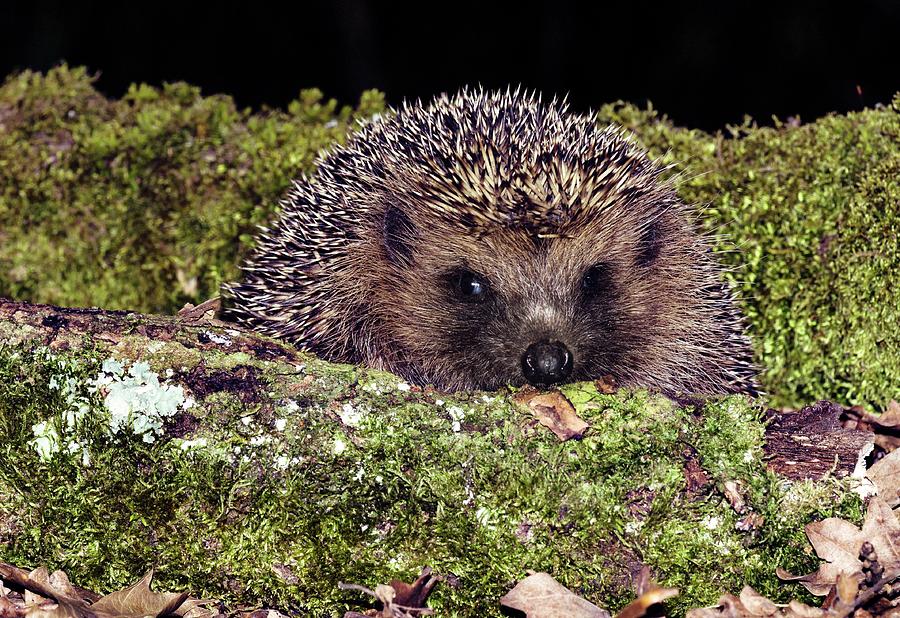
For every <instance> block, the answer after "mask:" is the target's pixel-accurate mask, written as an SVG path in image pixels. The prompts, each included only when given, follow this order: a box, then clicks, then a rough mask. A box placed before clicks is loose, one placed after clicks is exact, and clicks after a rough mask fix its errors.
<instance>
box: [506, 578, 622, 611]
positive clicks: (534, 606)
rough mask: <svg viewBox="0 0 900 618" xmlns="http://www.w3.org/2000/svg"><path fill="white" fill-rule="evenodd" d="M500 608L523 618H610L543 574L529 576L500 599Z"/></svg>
mask: <svg viewBox="0 0 900 618" xmlns="http://www.w3.org/2000/svg"><path fill="white" fill-rule="evenodd" d="M500 603H501V605H503V606H505V607H508V608H510V609H517V610H519V611H521V612H524V613H525V616H527V618H610V614H609V612H608V611H606V610H605V609H601V608H599V607H597V606H596V605H594V604H593V603H590V602H588V601H586V600H584V599H582V598H581V597H579V596H578V595H576V594H574V593H573V592H572V591H570V590H569V589H568V588H566V587H565V586H563V585H562V584H560V583H559V582H557V581H556V580H555V579H553V577H551V576H550V575H548V574H547V573H533V574H531V575H529V576H528V577H526V578H525V579H523V580H522V581H520V582H519V583H518V584H516V587H515V588H513V589H512V590H510V591H509V592H508V593H506V595H504V596H503V598H501V599H500Z"/></svg>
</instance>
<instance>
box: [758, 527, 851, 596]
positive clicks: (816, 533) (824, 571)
mask: <svg viewBox="0 0 900 618" xmlns="http://www.w3.org/2000/svg"><path fill="white" fill-rule="evenodd" d="M806 536H807V537H808V538H809V542H810V543H812V546H813V549H815V550H816V554H818V556H819V558H821V559H822V560H825V561H826V562H825V564H822V565H821V566H820V567H819V569H818V570H817V571H815V572H813V573H808V574H806V575H791V574H789V573H788V572H787V571H784V570H782V569H776V571H775V572H776V574H777V575H778V577H780V578H781V579H783V580H786V581H796V582H800V583H801V584H802V585H803V587H804V588H806V589H807V590H809V591H810V592H811V593H812V594H815V595H817V596H824V595H826V594H828V591H829V590H831V587H832V586H833V585H834V584H835V582H836V581H837V577H838V575H839V574H840V573H841V572H846V573H849V574H851V575H853V576H855V577H862V570H861V567H862V564H861V563H860V561H859V548H860V547H861V546H862V544H863V541H865V540H866V539H865V537H864V535H863V533H862V531H860V530H859V529H858V528H857V527H856V526H854V525H853V524H851V523H850V522H848V521H844V520H843V519H837V518H836V517H829V518H828V519H824V520H822V521H818V522H814V523H811V524H808V525H807V526H806Z"/></svg>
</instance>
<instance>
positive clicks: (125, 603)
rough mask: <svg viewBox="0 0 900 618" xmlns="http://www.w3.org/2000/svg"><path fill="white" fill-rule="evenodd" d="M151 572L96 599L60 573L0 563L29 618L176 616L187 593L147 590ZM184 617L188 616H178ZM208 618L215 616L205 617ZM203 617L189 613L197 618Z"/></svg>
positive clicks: (1, 573) (0, 575) (0, 573)
mask: <svg viewBox="0 0 900 618" xmlns="http://www.w3.org/2000/svg"><path fill="white" fill-rule="evenodd" d="M152 578H153V572H152V571H151V572H150V573H147V575H145V576H144V577H143V578H141V579H140V580H139V581H138V582H137V583H135V584H133V585H131V586H129V587H128V588H125V589H123V590H119V591H116V592H113V593H111V594H108V595H106V596H105V597H101V598H99V599H98V600H97V601H96V602H94V603H93V604H91V603H89V600H90V599H92V598H96V595H94V594H93V593H90V592H88V591H86V590H81V589H80V588H77V587H75V586H73V585H72V583H71V582H70V581H69V578H68V576H67V575H66V574H65V573H64V572H63V571H54V572H53V573H48V571H47V569H46V568H45V567H40V568H37V569H34V570H33V571H31V572H30V573H25V571H23V570H22V569H19V568H17V567H14V566H12V565H9V564H4V563H0V579H3V580H5V581H8V582H10V583H13V584H15V585H16V586H19V587H21V588H23V589H24V590H25V605H26V607H27V608H28V610H27V614H26V615H27V616H28V618H144V617H145V616H164V615H168V614H173V613H179V612H178V611H177V610H179V609H180V607H179V606H181V604H182V602H183V601H184V600H185V599H186V598H187V593H181V594H175V593H167V594H163V593H156V592H152V591H151V590H150V580H151V579H152ZM179 615H182V616H187V614H180V613H179ZM207 615H208V616H211V615H214V614H207ZM201 616H202V614H197V613H194V614H190V618H200V617H201Z"/></svg>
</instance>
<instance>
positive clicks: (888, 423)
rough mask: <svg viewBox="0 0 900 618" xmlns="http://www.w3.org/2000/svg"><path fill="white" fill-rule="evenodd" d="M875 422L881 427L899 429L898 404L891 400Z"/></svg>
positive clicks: (899, 406) (899, 405)
mask: <svg viewBox="0 0 900 618" xmlns="http://www.w3.org/2000/svg"><path fill="white" fill-rule="evenodd" d="M876 422H877V423H878V424H879V425H881V426H882V427H900V403H898V402H897V401H894V400H893V399H892V400H891V402H890V403H889V404H888V407H887V409H886V410H885V411H884V412H883V413H882V414H881V416H879V417H878V418H877V421H876Z"/></svg>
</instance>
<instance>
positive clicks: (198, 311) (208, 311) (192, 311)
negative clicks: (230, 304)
mask: <svg viewBox="0 0 900 618" xmlns="http://www.w3.org/2000/svg"><path fill="white" fill-rule="evenodd" d="M221 310H222V299H221V298H219V297H218V296H214V297H213V298H210V299H208V300H205V301H203V302H202V303H200V304H199V305H193V304H191V303H185V305H184V307H182V308H181V309H179V310H178V313H177V314H176V315H177V316H178V318H179V319H182V320H187V321H190V322H196V323H202V322H212V321H213V320H214V319H215V317H216V315H218V313H219V312H220V311H221Z"/></svg>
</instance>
